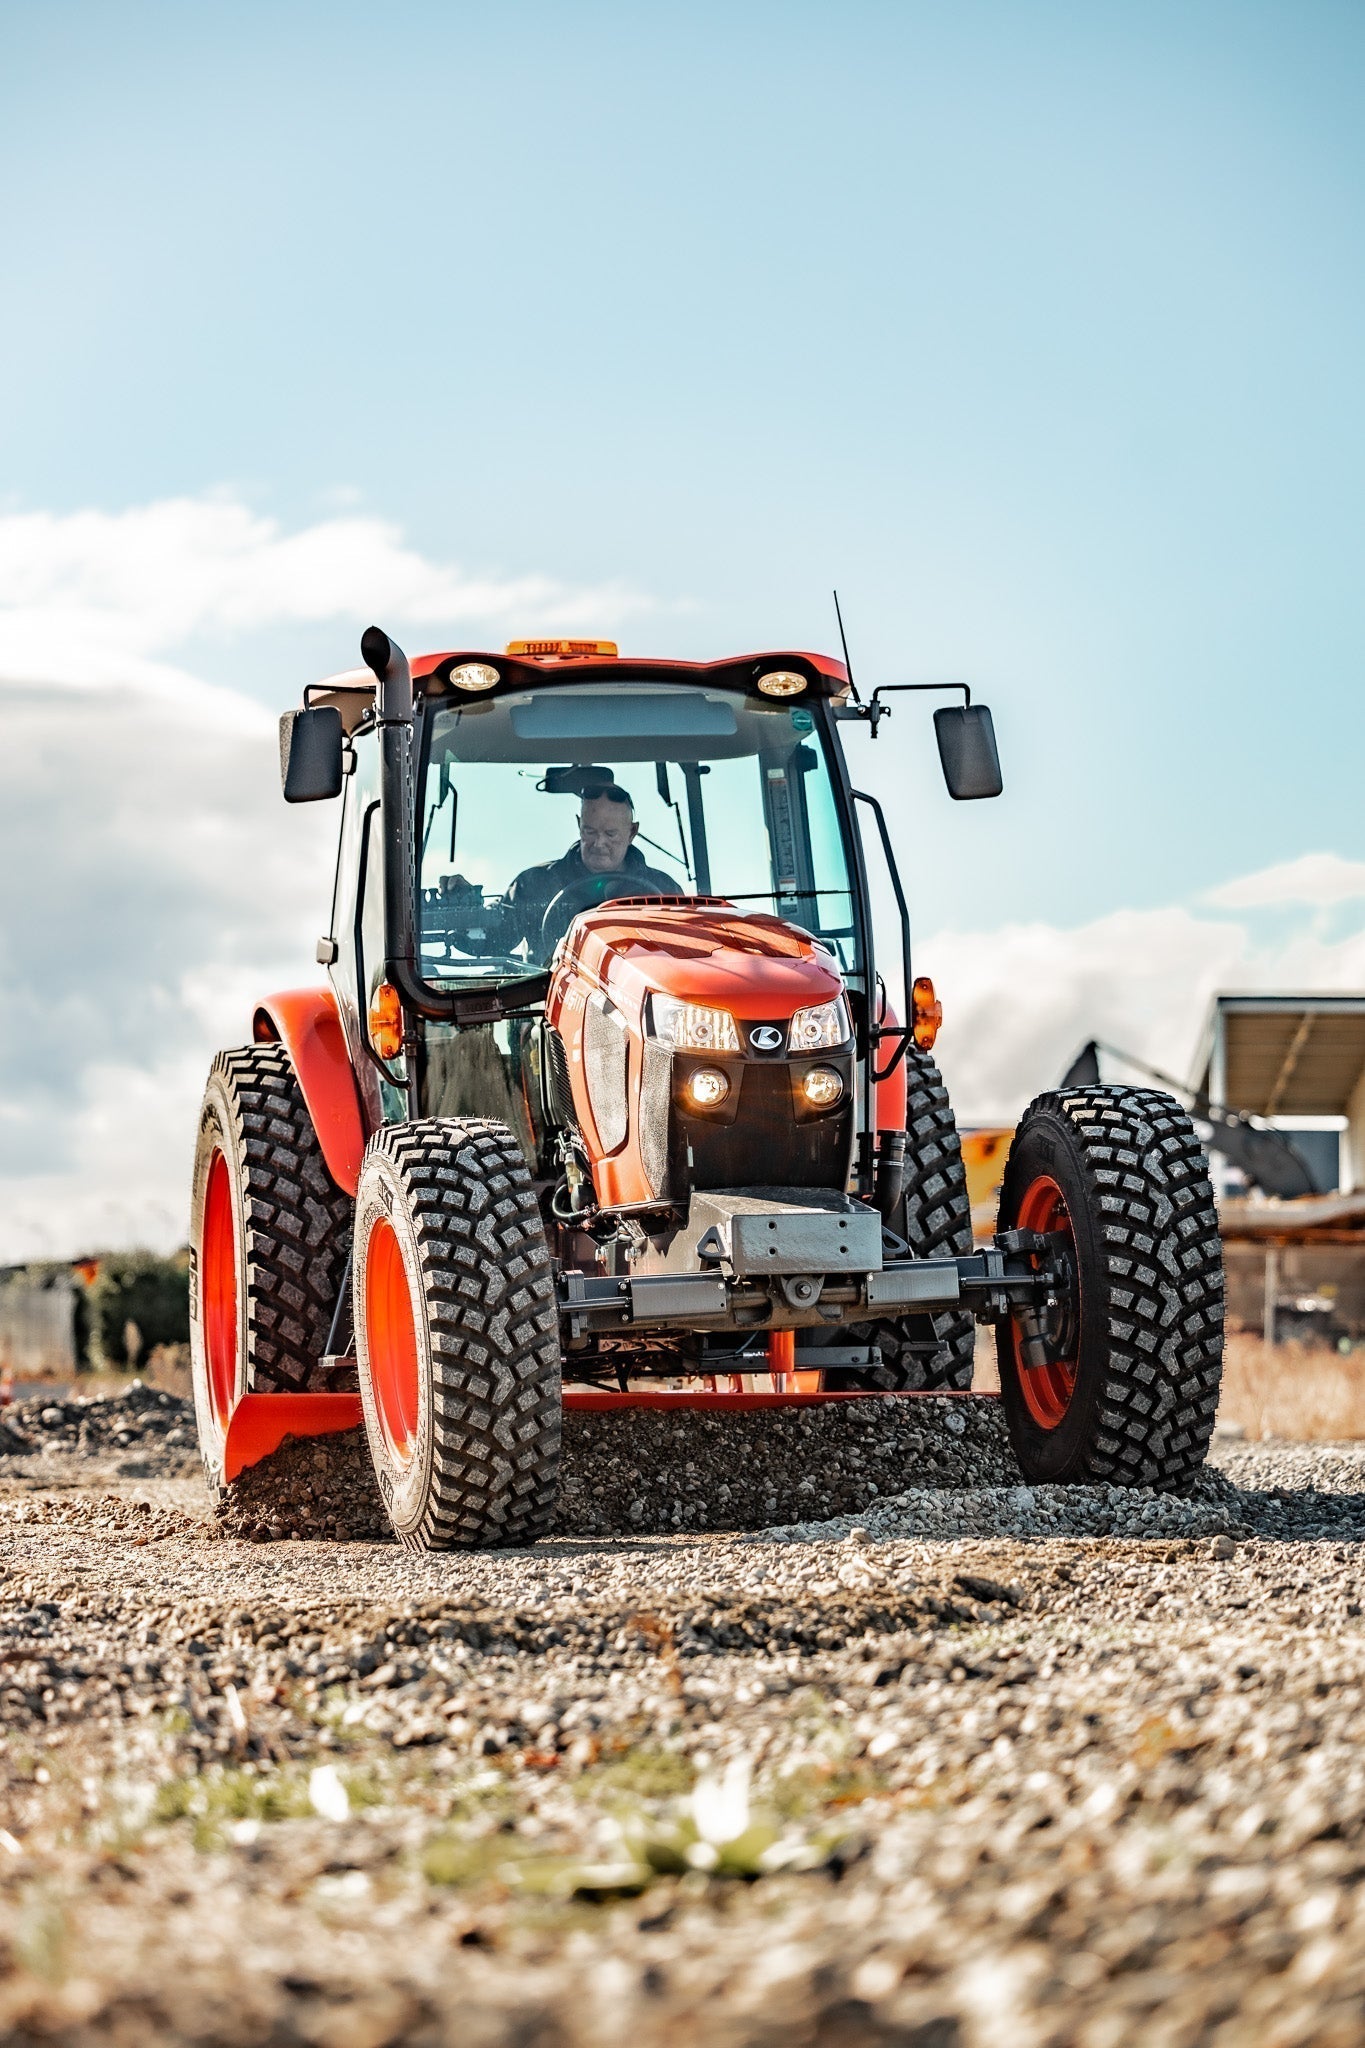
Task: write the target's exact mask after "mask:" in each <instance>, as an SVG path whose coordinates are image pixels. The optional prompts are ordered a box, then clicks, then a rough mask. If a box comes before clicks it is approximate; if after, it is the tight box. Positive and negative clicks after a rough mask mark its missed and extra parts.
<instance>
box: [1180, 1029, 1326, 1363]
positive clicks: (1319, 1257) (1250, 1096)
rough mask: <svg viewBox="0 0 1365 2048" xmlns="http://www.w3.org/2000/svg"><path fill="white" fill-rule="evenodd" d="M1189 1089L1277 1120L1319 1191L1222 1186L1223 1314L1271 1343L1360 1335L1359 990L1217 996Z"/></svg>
mask: <svg viewBox="0 0 1365 2048" xmlns="http://www.w3.org/2000/svg"><path fill="white" fill-rule="evenodd" d="M1191 1087H1192V1090H1193V1091H1194V1092H1195V1093H1196V1094H1197V1095H1202V1096H1205V1097H1206V1098H1207V1100H1208V1101H1209V1102H1210V1103H1211V1104H1213V1105H1216V1106H1222V1107H1224V1108H1227V1109H1232V1110H1240V1111H1242V1112H1244V1113H1246V1114H1248V1115H1251V1116H1253V1117H1258V1118H1261V1119H1264V1120H1265V1121H1266V1122H1272V1121H1273V1122H1274V1123H1275V1125H1276V1126H1277V1127H1278V1128H1279V1129H1280V1130H1281V1131H1282V1132H1284V1134H1285V1135H1286V1136H1288V1137H1289V1138H1291V1140H1292V1142H1293V1143H1294V1145H1295V1147H1296V1148H1297V1150H1298V1151H1299V1152H1300V1153H1301V1154H1302V1156H1303V1157H1304V1159H1305V1161H1306V1162H1307V1164H1308V1166H1309V1167H1310V1169H1311V1170H1312V1172H1313V1178H1314V1184H1315V1186H1316V1188H1317V1189H1318V1190H1319V1192H1318V1194H1316V1195H1308V1196H1303V1197H1300V1198H1299V1199H1297V1200H1295V1201H1275V1200H1268V1199H1265V1198H1264V1197H1259V1198H1258V1197H1252V1198H1249V1199H1248V1198H1242V1197H1239V1196H1238V1195H1236V1194H1234V1193H1232V1192H1231V1190H1230V1189H1228V1188H1227V1186H1226V1184H1225V1186H1224V1188H1223V1191H1222V1201H1221V1205H1220V1206H1221V1222H1222V1233H1223V1242H1224V1252H1225V1258H1226V1264H1227V1277H1228V1309H1229V1316H1230V1321H1231V1322H1232V1324H1233V1325H1234V1326H1236V1325H1237V1324H1239V1323H1240V1324H1241V1325H1242V1326H1243V1327H1255V1326H1256V1325H1258V1324H1259V1325H1260V1326H1261V1328H1262V1330H1263V1332H1264V1335H1265V1336H1266V1338H1267V1339H1268V1340H1269V1341H1272V1342H1273V1341H1274V1339H1275V1338H1276V1336H1279V1335H1290V1334H1296V1333H1302V1334H1304V1335H1309V1334H1323V1335H1329V1334H1331V1333H1333V1332H1335V1333H1336V1334H1337V1335H1338V1336H1339V1339H1340V1340H1342V1341H1349V1342H1353V1343H1359V1342H1361V1341H1362V1339H1365V995H1274V996H1269V995H1221V996H1218V997H1216V998H1215V1000H1214V1003H1213V1007H1212V1009H1211V1011H1210V1013H1209V1017H1208V1021H1207V1023H1206V1025H1205V1030H1204V1037H1203V1041H1202V1044H1201V1049H1200V1053H1199V1058H1198V1060H1197V1062H1196V1065H1195V1069H1194V1076H1193V1080H1192V1082H1191ZM1196 1114H1197V1111H1196ZM1213 1144H1214V1146H1215V1147H1216V1145H1217V1133H1216V1131H1215V1132H1214V1135H1213Z"/></svg>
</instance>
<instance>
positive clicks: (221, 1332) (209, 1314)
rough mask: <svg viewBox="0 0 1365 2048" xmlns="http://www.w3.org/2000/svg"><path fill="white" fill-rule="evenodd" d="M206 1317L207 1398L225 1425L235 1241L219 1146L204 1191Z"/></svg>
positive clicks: (233, 1332)
mask: <svg viewBox="0 0 1365 2048" xmlns="http://www.w3.org/2000/svg"><path fill="white" fill-rule="evenodd" d="M199 1288H200V1306H201V1309H202V1312H203V1319H204V1361H205V1365H206V1367H207V1370H208V1383H209V1401H210V1403H211V1404H212V1407H213V1413H214V1416H215V1417H216V1419H217V1422H218V1425H219V1427H220V1428H222V1429H226V1428H227V1426H228V1422H229V1420H230V1419H231V1416H232V1406H233V1402H234V1401H235V1400H236V1398H237V1241H236V1228H235V1225H234V1222H233V1215H232V1177H231V1175H230V1173H229V1172H228V1163H227V1160H226V1159H225V1158H224V1157H223V1155H222V1153H221V1152H217V1151H215V1153H214V1155H213V1158H212V1159H211V1160H210V1162H209V1179H208V1187H207V1188H206V1190H205V1193H204V1244H203V1253H202V1258H201V1263H200V1268H199Z"/></svg>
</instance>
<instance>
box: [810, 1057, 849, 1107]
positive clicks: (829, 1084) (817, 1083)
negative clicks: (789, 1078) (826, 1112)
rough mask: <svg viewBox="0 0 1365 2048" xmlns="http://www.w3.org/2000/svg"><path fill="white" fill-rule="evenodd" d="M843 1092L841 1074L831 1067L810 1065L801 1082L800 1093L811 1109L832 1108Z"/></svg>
mask: <svg viewBox="0 0 1365 2048" xmlns="http://www.w3.org/2000/svg"><path fill="white" fill-rule="evenodd" d="M843 1092H844V1081H843V1076H842V1075H841V1074H836V1073H835V1071H834V1069H833V1067H812V1068H811V1069H810V1071H809V1073H808V1074H806V1075H805V1076H804V1078H803V1080H802V1082H801V1093H802V1094H803V1095H804V1096H805V1098H806V1100H807V1102H808V1103H809V1104H810V1106H811V1108H812V1109H833V1107H834V1105H835V1103H836V1102H838V1101H839V1100H840V1098H841V1097H842V1095H843Z"/></svg>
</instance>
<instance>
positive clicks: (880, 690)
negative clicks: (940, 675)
mask: <svg viewBox="0 0 1365 2048" xmlns="http://www.w3.org/2000/svg"><path fill="white" fill-rule="evenodd" d="M907 690H935V691H939V692H942V691H945V690H961V692H962V702H963V704H964V705H967V704H970V703H971V701H972V690H971V684H970V683H879V684H878V686H877V688H876V689H875V690H874V691H873V692H872V702H871V703H870V704H866V705H860V706H859V707H858V715H859V716H860V717H862V718H865V719H867V721H868V723H869V724H870V725H871V727H872V737H873V739H874V740H875V739H876V737H877V728H878V726H879V725H880V724H881V722H882V720H883V719H884V718H889V717H890V716H891V706H890V705H889V704H883V703H882V701H881V700H882V698H883V697H889V696H891V695H893V694H896V695H899V694H901V693H902V692H904V691H907Z"/></svg>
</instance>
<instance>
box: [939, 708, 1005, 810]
mask: <svg viewBox="0 0 1365 2048" xmlns="http://www.w3.org/2000/svg"><path fill="white" fill-rule="evenodd" d="M934 737H935V738H936V739H937V741H938V758H939V760H940V761H941V762H942V763H943V780H944V781H945V782H946V783H947V785H948V794H949V796H951V797H954V798H955V799H956V800H957V802H958V803H965V802H967V801H968V800H969V799H970V798H972V797H978V796H999V794H1000V792H1001V790H1002V789H1003V788H1004V786H1005V785H1004V783H1003V782H1002V780H1001V777H1000V756H999V754H998V753H997V752H996V748H995V725H994V723H993V721H992V719H991V714H990V712H989V711H988V709H987V708H986V706H985V705H984V704H945V705H944V706H943V707H942V709H941V710H938V711H936V712H935V713H934Z"/></svg>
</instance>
